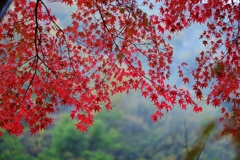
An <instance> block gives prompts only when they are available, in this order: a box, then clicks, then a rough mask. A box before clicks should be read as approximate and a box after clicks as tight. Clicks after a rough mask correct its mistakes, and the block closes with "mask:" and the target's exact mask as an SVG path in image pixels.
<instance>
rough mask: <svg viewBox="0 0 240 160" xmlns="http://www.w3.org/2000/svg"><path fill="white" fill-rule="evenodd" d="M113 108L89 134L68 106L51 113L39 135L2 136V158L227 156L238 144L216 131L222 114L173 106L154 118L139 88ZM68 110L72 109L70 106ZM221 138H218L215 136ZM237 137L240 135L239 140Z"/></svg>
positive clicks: (221, 159)
mask: <svg viewBox="0 0 240 160" xmlns="http://www.w3.org/2000/svg"><path fill="white" fill-rule="evenodd" d="M112 102H113V106H114V107H113V111H106V110H105V109H103V110H102V111H101V112H100V113H96V117H95V120H94V125H93V126H92V127H90V128H89V129H88V132H87V133H81V132H79V131H78V130H77V129H76V127H75V123H76V121H71V120H70V118H69V111H70V110H69V109H68V108H69V107H65V108H64V107H63V108H62V109H61V111H60V112H58V113H56V114H54V115H53V117H54V122H55V123H54V125H52V126H49V128H48V129H47V130H45V131H41V132H40V133H38V134H37V135H32V136H31V135H30V134H29V133H28V131H27V129H26V132H25V134H24V135H21V136H19V137H14V136H9V135H7V134H6V133H4V135H3V137H2V138H0V160H30V159H31V160H181V159H186V160H188V159H189V160H192V159H202V160H226V159H228V160H231V159H237V154H238V151H237V150H236V148H238V146H239V145H238V144H239V143H234V141H235V142H236V141H237V142H238V140H236V138H235V139H232V138H231V136H219V133H220V130H221V128H220V126H221V125H219V124H218V123H216V122H217V119H218V116H220V114H219V113H218V112H217V111H216V109H215V108H214V107H209V108H204V111H203V113H193V112H192V109H191V108H190V107H189V109H188V110H187V111H182V110H181V109H180V108H179V107H174V108H173V110H172V111H169V112H168V113H166V114H165V115H164V118H163V119H161V120H159V121H158V122H156V123H154V122H153V121H152V120H151V118H150V116H151V115H152V114H153V113H154V111H155V108H154V106H153V105H152V104H151V102H150V101H147V100H145V99H143V98H141V96H140V94H139V93H137V92H131V93H129V94H128V95H125V94H121V95H116V96H114V97H113V98H112ZM70 109H71V108H70ZM219 137H220V138H219ZM239 141H240V140H239Z"/></svg>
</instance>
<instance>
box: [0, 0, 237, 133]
mask: <svg viewBox="0 0 240 160" xmlns="http://www.w3.org/2000/svg"><path fill="white" fill-rule="evenodd" d="M50 2H52V3H64V4H65V5H69V6H72V5H74V6H76V8H77V9H76V10H75V11H73V12H72V14H71V22H72V23H71V25H69V26H67V27H64V28H61V27H60V26H59V25H58V23H57V22H58V21H57V18H56V17H55V16H54V15H53V14H52V13H51V10H50V9H49V8H48V3H50ZM155 3H156V5H157V4H158V3H159V4H161V5H160V7H159V13H157V14H155V15H148V14H147V13H146V12H144V11H143V10H142V9H140V6H141V5H144V6H148V7H149V9H153V8H154V5H155V4H153V3H151V2H150V1H148V0H144V1H142V2H140V1H136V0H62V1H60V0H49V1H47V2H46V1H43V0H28V1H27V0H14V1H13V4H12V5H13V6H14V7H12V8H11V9H10V10H8V12H7V14H6V15H5V17H4V18H3V19H2V20H1V22H0V27H1V28H0V29H1V32H0V66H1V67H0V75H1V77H0V128H2V129H5V130H6V131H7V132H8V133H9V134H14V135H19V134H21V133H23V129H24V127H23V124H25V123H27V124H28V125H29V127H30V132H31V133H32V134H35V133H36V132H38V131H39V130H41V129H45V128H46V127H47V126H48V125H49V124H52V123H53V121H52V118H51V116H50V115H51V114H52V113H54V112H55V111H57V110H58V107H59V106H72V107H73V110H72V112H71V114H70V117H71V118H72V119H74V118H76V119H77V120H78V123H77V124H76V127H77V128H78V129H79V130H80V131H83V132H84V131H87V127H88V126H90V125H92V124H93V121H94V116H93V113H94V112H99V111H100V110H101V108H102V106H106V108H107V109H108V110H111V109H112V107H111V100H110V97H111V96H112V95H115V94H117V93H122V92H126V93H128V92H129V91H130V90H131V89H134V90H139V91H140V92H141V93H142V96H143V97H145V98H150V99H151V100H152V102H153V103H154V105H155V106H156V113H155V114H153V115H152V119H153V120H154V121H157V120H158V118H159V117H162V116H163V111H164V110H166V111H169V110H171V109H172V107H173V106H174V105H176V104H179V105H180V106H181V107H182V108H183V109H186V107H187V106H193V111H194V112H201V111H202V107H201V106H200V105H198V103H197V101H196V100H201V101H205V102H206V104H207V105H213V106H221V105H222V104H223V102H228V103H231V104H233V107H234V110H238V105H239V103H240V99H239V81H240V65H239V63H240V54H239V51H240V47H239V46H238V44H239V42H240V40H239V37H240V36H239V30H240V17H239V16H240V15H239V13H240V5H239V4H237V3H235V2H233V1H231V2H229V1H228V0H208V1H207V2H205V3H203V2H202V1H201V0H185V1H181V0H175V1H164V0H157V1H156V2H155ZM158 6H159V5H158ZM194 23H200V24H202V25H205V26H206V27H207V29H206V30H205V31H204V32H203V33H202V34H201V35H200V39H201V40H202V43H203V44H204V45H205V46H206V50H205V51H200V52H199V56H198V57H196V59H195V60H196V68H193V69H191V68H188V71H189V70H190V73H191V74H190V75H191V76H192V77H193V79H194V85H193V87H192V90H193V91H194V92H195V95H191V94H190V89H189V90H188V89H183V88H178V87H177V86H176V85H174V84H170V82H169V77H170V76H171V72H170V68H171V64H172V59H173V48H172V46H171V45H170V44H169V40H170V39H171V37H172V35H174V34H176V33H178V32H180V31H182V30H184V29H186V28H188V27H189V26H191V25H192V24H194ZM141 57H144V58H141ZM142 59H144V60H146V62H143V60H142ZM142 63H147V64H148V67H149V68H148V70H147V71H146V70H144V69H143V65H142ZM185 67H187V63H185V62H183V63H182V65H181V66H179V67H178V69H179V77H180V78H182V81H183V83H184V84H188V83H190V80H189V77H188V76H186V74H185V72H186V71H185V70H184V68H185ZM187 75H189V74H187ZM205 88H208V89H209V94H207V95H204V94H203V93H202V92H203V89H205ZM222 112H223V114H224V118H229V116H228V111H227V110H224V111H222ZM236 113H238V112H235V116H234V117H235V119H236V121H235V122H234V125H233V127H231V128H232V129H233V130H236V128H237V127H238V126H239V121H240V118H239V116H238V115H236ZM236 117H238V118H236Z"/></svg>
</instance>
